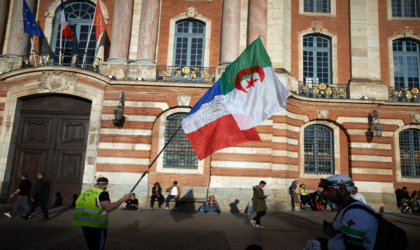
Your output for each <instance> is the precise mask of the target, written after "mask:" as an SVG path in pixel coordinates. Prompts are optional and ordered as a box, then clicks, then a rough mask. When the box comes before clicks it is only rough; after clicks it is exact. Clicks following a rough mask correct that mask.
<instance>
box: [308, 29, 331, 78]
mask: <svg viewBox="0 0 420 250" xmlns="http://www.w3.org/2000/svg"><path fill="white" fill-rule="evenodd" d="M303 41H304V44H303V45H304V47H303V50H304V52H303V77H304V78H305V80H304V81H305V82H308V81H311V82H314V83H331V80H330V79H331V77H330V76H331V63H330V61H331V60H330V57H331V52H330V50H331V49H330V40H329V39H327V38H325V37H321V36H307V37H304V40H303ZM306 78H311V79H310V80H308V79H306Z"/></svg>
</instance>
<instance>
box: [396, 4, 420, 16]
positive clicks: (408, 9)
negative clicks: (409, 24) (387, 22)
mask: <svg viewBox="0 0 420 250" xmlns="http://www.w3.org/2000/svg"><path fill="white" fill-rule="evenodd" d="M418 1H419V0H392V16H394V17H417V11H418V6H417V5H418Z"/></svg>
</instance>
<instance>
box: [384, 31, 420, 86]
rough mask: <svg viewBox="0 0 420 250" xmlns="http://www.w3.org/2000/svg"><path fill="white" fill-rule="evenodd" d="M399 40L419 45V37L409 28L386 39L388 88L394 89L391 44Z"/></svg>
mask: <svg viewBox="0 0 420 250" xmlns="http://www.w3.org/2000/svg"><path fill="white" fill-rule="evenodd" d="M399 39H407V40H412V41H414V42H416V43H418V44H420V35H419V34H417V33H414V32H412V31H411V30H410V28H409V27H406V29H405V30H403V31H402V32H398V33H397V34H396V35H393V36H390V37H389V38H388V68H389V87H390V88H394V87H395V80H394V50H393V46H392V44H393V42H394V41H395V40H399Z"/></svg>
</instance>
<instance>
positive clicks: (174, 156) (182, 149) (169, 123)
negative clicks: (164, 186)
mask: <svg viewBox="0 0 420 250" xmlns="http://www.w3.org/2000/svg"><path fill="white" fill-rule="evenodd" d="M186 115H187V114H186V113H177V114H173V115H171V116H168V117H167V118H166V132H165V144H166V143H167V142H168V141H169V139H171V137H172V135H173V134H174V133H175V132H176V131H177V130H178V128H179V127H180V126H181V121H182V119H184V117H185V116H186ZM163 167H164V168H184V169H198V158H197V156H196V155H195V153H194V150H193V148H192V147H191V144H190V142H189V141H188V138H187V136H186V135H185V133H184V130H182V129H180V130H179V131H178V133H177V134H176V135H175V137H174V138H173V139H172V141H171V143H169V145H168V146H167V147H166V148H165V152H164V157H163Z"/></svg>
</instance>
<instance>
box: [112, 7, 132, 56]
mask: <svg viewBox="0 0 420 250" xmlns="http://www.w3.org/2000/svg"><path fill="white" fill-rule="evenodd" d="M132 15H133V0H115V3H114V16H113V18H112V34H111V48H110V51H109V58H108V62H109V63H116V64H126V63H127V62H128V60H127V59H128V51H129V49H130V35H131V20H132V18H133V16H132Z"/></svg>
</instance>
